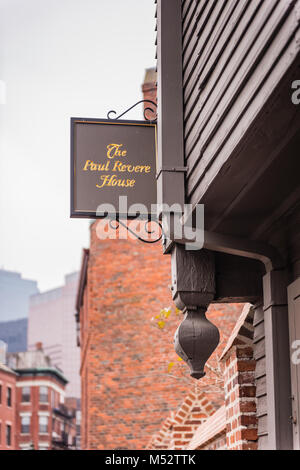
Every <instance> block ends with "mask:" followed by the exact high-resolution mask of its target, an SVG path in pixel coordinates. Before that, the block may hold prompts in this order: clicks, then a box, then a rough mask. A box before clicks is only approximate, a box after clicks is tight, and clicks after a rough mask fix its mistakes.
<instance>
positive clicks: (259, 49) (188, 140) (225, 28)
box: [182, 0, 300, 203]
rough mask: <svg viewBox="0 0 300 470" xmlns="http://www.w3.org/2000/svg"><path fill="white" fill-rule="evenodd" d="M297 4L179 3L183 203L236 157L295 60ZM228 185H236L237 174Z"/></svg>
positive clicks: (243, 0) (259, 0)
mask: <svg viewBox="0 0 300 470" xmlns="http://www.w3.org/2000/svg"><path fill="white" fill-rule="evenodd" d="M299 5H300V3H299V0H298V1H279V0H272V1H264V0H224V1H218V0H205V1H204V0H197V1H195V0H183V2H182V21H183V87H184V128H185V129H184V137H185V159H186V165H187V166H188V172H187V179H186V190H187V199H188V200H189V202H192V203H197V202H199V201H202V200H203V199H202V198H203V196H204V195H205V193H206V192H207V190H208V188H209V186H210V183H211V182H212V181H213V179H214V177H215V176H216V175H217V174H218V173H219V172H220V171H224V173H225V171H226V165H227V166H228V164H229V163H228V159H229V157H232V156H234V155H235V156H236V157H238V150H241V149H242V148H239V146H240V145H242V143H243V141H242V139H243V137H244V136H245V133H246V132H247V131H248V130H249V129H250V128H251V125H253V123H254V122H255V119H256V117H257V116H258V115H259V113H260V112H261V111H262V109H263V107H264V105H265V104H266V103H267V102H268V100H269V98H270V97H271V95H272V92H274V90H275V87H276V85H277V84H278V83H279V82H280V80H281V78H282V77H283V76H284V74H285V72H286V71H287V70H288V69H289V66H290V65H291V64H292V63H293V61H295V58H296V56H297V51H298V50H299V44H298V42H297V40H296V33H297V31H299V19H298V17H297V14H298V13H297V12H298V9H299ZM239 153H241V152H239ZM242 153H243V152H242ZM247 178H248V179H249V178H250V175H249V174H247ZM231 184H235V185H237V189H238V187H240V188H241V187H242V186H243V184H244V180H243V177H242V176H241V177H240V178H237V180H236V181H234V182H232V181H231Z"/></svg>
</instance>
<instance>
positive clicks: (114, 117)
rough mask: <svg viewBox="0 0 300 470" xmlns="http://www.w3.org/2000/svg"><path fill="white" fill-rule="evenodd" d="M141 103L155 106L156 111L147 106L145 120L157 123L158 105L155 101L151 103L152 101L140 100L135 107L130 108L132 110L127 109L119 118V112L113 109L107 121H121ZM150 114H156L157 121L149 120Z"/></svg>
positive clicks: (109, 112) (108, 114)
mask: <svg viewBox="0 0 300 470" xmlns="http://www.w3.org/2000/svg"><path fill="white" fill-rule="evenodd" d="M141 103H149V104H151V105H152V106H154V109H153V108H151V107H150V106H147V107H146V108H145V109H144V118H145V120H146V121H150V122H156V119H157V104H156V103H155V102H154V101H151V100H140V101H138V102H137V103H135V104H134V105H132V106H130V108H128V109H126V111H124V112H123V113H121V114H119V116H116V115H117V112H116V111H114V110H113V109H112V110H110V111H108V113H107V119H115V120H117V119H120V118H121V117H123V116H124V115H125V114H127V113H128V112H129V111H131V110H132V109H133V108H135V107H136V106H138V105H139V104H141ZM148 112H151V113H154V114H155V119H149V117H147V113H148ZM112 115H113V116H112Z"/></svg>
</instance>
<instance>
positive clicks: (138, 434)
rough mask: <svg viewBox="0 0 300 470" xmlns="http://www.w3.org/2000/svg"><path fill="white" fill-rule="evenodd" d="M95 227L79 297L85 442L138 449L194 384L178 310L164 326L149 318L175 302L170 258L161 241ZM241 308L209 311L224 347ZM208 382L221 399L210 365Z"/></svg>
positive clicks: (89, 445) (86, 444)
mask: <svg viewBox="0 0 300 470" xmlns="http://www.w3.org/2000/svg"><path fill="white" fill-rule="evenodd" d="M90 231H91V240H90V249H89V250H84V252H83V260H82V269H81V276H80V282H79V290H78V297H77V311H78V315H77V319H78V328H79V331H78V337H79V342H80V346H81V382H82V427H81V433H82V435H81V440H82V448H83V449H116V448H117V449H141V448H145V447H146V446H147V444H148V442H149V439H150V438H151V436H152V435H153V433H155V432H156V431H157V430H158V429H159V428H160V425H161V423H162V422H163V421H164V420H165V419H166V418H167V417H168V415H169V413H170V412H171V411H173V410H175V409H176V408H177V406H178V403H180V402H181V401H182V400H183V399H184V398H185V396H186V394H187V392H188V391H189V389H190V387H191V379H187V378H184V377H183V373H182V368H184V374H186V370H185V367H184V366H183V364H180V363H179V362H178V360H177V359H178V358H177V356H176V354H175V352H174V350H173V344H172V342H171V341H170V335H172V334H174V332H175V330H176V327H177V325H178V323H179V321H180V316H181V314H178V315H176V314H175V313H172V314H171V315H170V317H169V318H168V319H166V322H165V323H166V324H165V326H164V327H163V328H157V327H155V326H154V325H156V320H155V322H154V324H153V321H151V319H152V318H153V317H154V319H155V317H156V316H157V315H158V314H159V313H160V311H161V310H162V309H163V308H165V307H168V306H169V305H172V300H171V293H170V289H169V288H168V284H170V275H169V268H170V266H169V259H168V258H166V257H163V255H162V253H161V246H160V244H155V245H145V244H142V243H140V242H138V241H135V240H107V241H103V240H99V239H98V238H97V222H94V223H93V224H92V225H91V226H90ZM241 309H242V305H240V304H235V305H221V306H218V307H217V308H215V307H214V306H211V308H210V314H209V315H210V318H211V319H212V320H213V321H214V322H216V323H217V324H219V325H222V339H221V345H223V347H224V345H225V344H226V341H227V339H228V337H229V334H230V332H231V330H232V328H233V326H234V324H235V322H236V320H237V318H238V316H239V314H240V312H241ZM161 326H162V325H161ZM221 347H222V346H221ZM216 361H217V359H216V356H215V357H214V358H213V359H212V362H211V364H212V365H214V363H216ZM173 364H174V366H173V367H172V369H171V371H170V372H168V369H170V365H173ZM204 383H205V384H206V385H207V387H209V388H210V390H212V393H211V395H210V396H211V399H212V400H213V402H214V404H215V407H217V406H219V405H220V404H221V403H222V396H223V392H222V390H221V389H220V386H219V385H218V384H217V385H215V383H216V380H215V376H214V374H213V373H210V371H209V370H208V374H207V378H206V379H205V382H204Z"/></svg>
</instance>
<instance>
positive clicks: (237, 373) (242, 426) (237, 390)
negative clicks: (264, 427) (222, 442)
mask: <svg viewBox="0 0 300 470" xmlns="http://www.w3.org/2000/svg"><path fill="white" fill-rule="evenodd" d="M253 314H254V310H253V309H252V308H250V310H249V309H248V310H247V307H246V309H245V312H244V314H242V316H241V318H240V320H239V321H238V323H237V326H236V328H235V332H234V334H235V336H234V339H233V341H232V342H229V345H228V346H227V348H226V349H225V351H224V353H223V356H222V362H223V364H224V388H225V407H226V425H227V429H226V438H227V448H228V449H232V450H256V449H257V416H256V386H255V367H256V362H255V360H254V357H253Z"/></svg>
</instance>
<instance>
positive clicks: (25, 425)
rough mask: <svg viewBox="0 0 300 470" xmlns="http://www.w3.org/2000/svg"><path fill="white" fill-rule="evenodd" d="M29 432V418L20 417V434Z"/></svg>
mask: <svg viewBox="0 0 300 470" xmlns="http://www.w3.org/2000/svg"><path fill="white" fill-rule="evenodd" d="M29 432H30V416H22V417H21V434H29Z"/></svg>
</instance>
